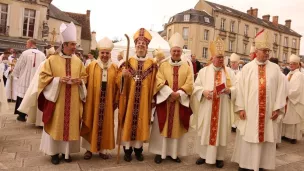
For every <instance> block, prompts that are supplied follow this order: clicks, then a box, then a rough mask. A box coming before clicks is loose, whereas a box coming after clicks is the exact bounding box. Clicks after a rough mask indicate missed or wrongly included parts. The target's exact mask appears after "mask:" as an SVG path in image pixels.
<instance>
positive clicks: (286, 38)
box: [284, 37, 288, 47]
mask: <svg viewBox="0 0 304 171" xmlns="http://www.w3.org/2000/svg"><path fill="white" fill-rule="evenodd" d="M284 46H286V47H288V37H284Z"/></svg>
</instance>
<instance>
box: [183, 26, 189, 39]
mask: <svg viewBox="0 0 304 171" xmlns="http://www.w3.org/2000/svg"><path fill="white" fill-rule="evenodd" d="M188 36H189V27H184V28H183V38H184V40H188Z"/></svg>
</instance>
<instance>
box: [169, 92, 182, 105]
mask: <svg viewBox="0 0 304 171" xmlns="http://www.w3.org/2000/svg"><path fill="white" fill-rule="evenodd" d="M179 97H180V94H179V93H178V92H172V93H171V95H170V96H169V98H168V99H169V102H170V103H172V102H175V101H177V100H178V99H179Z"/></svg>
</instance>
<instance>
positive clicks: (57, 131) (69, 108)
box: [38, 53, 87, 141]
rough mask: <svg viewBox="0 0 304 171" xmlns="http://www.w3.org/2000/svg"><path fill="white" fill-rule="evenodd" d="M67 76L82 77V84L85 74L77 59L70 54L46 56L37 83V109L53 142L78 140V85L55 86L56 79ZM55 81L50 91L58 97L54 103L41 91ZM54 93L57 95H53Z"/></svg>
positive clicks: (79, 110)
mask: <svg viewBox="0 0 304 171" xmlns="http://www.w3.org/2000/svg"><path fill="white" fill-rule="evenodd" d="M67 76H70V77H71V78H72V79H74V78H82V79H83V80H84V82H85V81H86V76H87V74H86V71H85V68H84V66H83V64H82V62H81V61H80V59H79V58H78V57H77V56H75V55H72V56H71V57H70V56H69V57H64V56H63V55H62V53H60V54H57V55H52V56H50V57H49V58H48V59H47V60H46V62H45V64H44V65H43V67H42V69H41V73H40V76H39V84H38V95H39V99H38V107H39V109H40V110H41V111H43V122H44V130H45V132H46V133H48V134H49V135H50V136H51V137H52V138H53V139H54V140H57V141H73V140H79V137H80V134H79V130H80V121H81V117H82V111H83V104H82V100H81V98H80V96H81V95H80V93H79V92H80V86H79V85H76V84H64V83H59V78H60V77H67ZM55 78H57V80H58V82H57V84H56V85H58V86H56V89H57V90H54V89H51V90H50V91H51V92H53V94H56V95H58V97H57V98H56V100H55V101H54V102H51V101H49V100H47V99H46V97H45V96H44V93H43V91H44V90H45V89H48V86H49V85H51V84H54V80H56V79H55ZM54 91H57V92H54Z"/></svg>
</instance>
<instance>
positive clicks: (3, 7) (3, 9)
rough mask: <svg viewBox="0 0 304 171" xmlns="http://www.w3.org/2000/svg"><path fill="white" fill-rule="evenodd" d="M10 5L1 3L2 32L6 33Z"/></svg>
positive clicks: (0, 26) (0, 24)
mask: <svg viewBox="0 0 304 171" xmlns="http://www.w3.org/2000/svg"><path fill="white" fill-rule="evenodd" d="M7 11H8V5H7V4H1V3H0V34H5V33H6V23H7Z"/></svg>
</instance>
